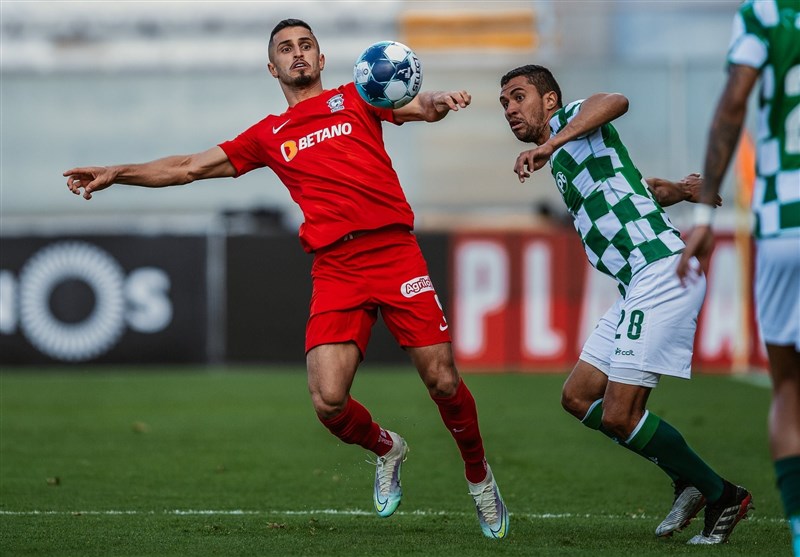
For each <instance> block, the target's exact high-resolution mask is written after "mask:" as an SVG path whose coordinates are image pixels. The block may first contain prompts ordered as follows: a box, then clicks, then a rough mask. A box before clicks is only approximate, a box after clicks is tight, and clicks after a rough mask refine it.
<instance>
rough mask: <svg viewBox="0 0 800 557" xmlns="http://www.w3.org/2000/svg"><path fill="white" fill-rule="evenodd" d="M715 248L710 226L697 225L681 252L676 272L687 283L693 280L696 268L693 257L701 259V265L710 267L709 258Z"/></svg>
mask: <svg viewBox="0 0 800 557" xmlns="http://www.w3.org/2000/svg"><path fill="white" fill-rule="evenodd" d="M713 249H714V234H713V232H712V231H711V227H710V226H695V227H694V229H693V230H692V232H691V233H690V234H689V238H688V239H687V240H686V248H685V249H684V250H683V253H681V258H680V261H678V267H677V269H676V270H675V272H676V273H677V275H678V278H679V279H680V281H681V284H683V285H686V283H687V281H690V280H692V277H693V275H694V274H696V272H697V271H696V270H695V269H694V268H693V267H692V265H691V260H692V257H696V258H697V259H698V260H699V261H700V265H701V266H702V267H703V268H704V269H707V268H708V259H709V256H710V255H711V251H712V250H713ZM695 265H696V264H695Z"/></svg>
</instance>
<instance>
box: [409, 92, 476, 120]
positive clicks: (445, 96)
mask: <svg viewBox="0 0 800 557" xmlns="http://www.w3.org/2000/svg"><path fill="white" fill-rule="evenodd" d="M471 102H472V95H470V94H469V93H467V92H466V91H422V92H421V93H420V94H418V95H417V96H416V97H414V99H413V100H412V101H411V102H410V103H408V104H407V105H405V106H404V107H401V108H398V109H395V110H394V121H395V122H397V123H398V124H402V123H403V122H438V121H439V120H441V119H442V118H444V117H445V116H447V114H448V113H449V112H450V111H451V110H452V111H453V112H457V111H458V109H459V108H466V107H467V106H469V104H470V103H471Z"/></svg>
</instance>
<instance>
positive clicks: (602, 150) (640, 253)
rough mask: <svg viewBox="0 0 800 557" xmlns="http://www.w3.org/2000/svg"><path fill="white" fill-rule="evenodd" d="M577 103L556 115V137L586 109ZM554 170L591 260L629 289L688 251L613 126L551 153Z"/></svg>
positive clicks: (553, 122) (552, 129)
mask: <svg viewBox="0 0 800 557" xmlns="http://www.w3.org/2000/svg"><path fill="white" fill-rule="evenodd" d="M582 102H583V101H582V100H580V101H575V102H573V103H570V104H569V105H567V106H566V107H564V108H562V109H561V110H559V111H558V112H556V113H555V114H554V115H553V117H552V118H551V119H550V132H551V137H552V136H553V135H555V134H556V133H558V131H559V130H560V129H561V128H563V127H564V126H566V125H567V123H568V122H569V121H570V120H572V118H574V117H575V115H576V114H577V113H578V111H579V110H580V106H581V103H582ZM550 169H551V172H552V173H553V177H554V178H555V180H556V185H557V186H558V189H559V191H560V192H561V196H562V197H563V198H564V202H565V203H566V204H567V209H569V212H570V214H571V215H572V217H573V218H574V219H575V229H576V230H577V231H578V233H579V234H580V236H581V240H582V241H583V245H584V248H585V249H586V255H587V256H588V257H589V262H590V263H591V264H592V265H593V266H594V267H595V268H596V269H597V270H598V271H601V272H603V273H605V274H607V275H609V276H611V277H613V278H615V279H616V280H617V281H618V282H619V284H620V289H621V290H622V291H623V292H624V290H625V287H626V286H627V285H628V284H630V281H631V277H633V275H635V274H636V273H637V272H639V271H640V270H642V269H643V268H644V267H646V266H647V265H649V264H650V263H652V262H654V261H658V260H659V259H663V258H664V257H669V256H671V255H674V254H676V253H680V252H681V251H683V248H684V244H683V241H682V240H681V237H680V233H679V232H678V231H677V230H676V229H675V227H674V226H673V225H672V223H671V222H670V220H669V217H668V216H667V214H666V213H665V212H664V209H662V208H661V206H660V205H659V204H658V203H657V202H656V201H655V199H654V198H653V196H652V194H651V193H650V190H649V189H648V188H647V184H646V183H645V182H644V180H643V179H642V175H641V173H640V172H639V170H638V169H637V168H636V167H635V166H634V164H633V161H631V158H630V156H629V155H628V150H627V149H626V148H625V145H623V144H622V141H621V140H620V138H619V134H618V133H617V130H616V129H614V126H612V125H611V124H605V125H603V126H601V127H600V128H597V129H596V130H593V131H592V132H590V133H589V134H587V135H585V136H582V137H579V138H576V139H574V140H572V141H570V142H568V143H566V144H564V145H563V146H562V147H560V148H559V149H557V150H556V151H555V152H554V153H553V156H552V157H550Z"/></svg>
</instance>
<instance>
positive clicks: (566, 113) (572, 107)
mask: <svg viewBox="0 0 800 557" xmlns="http://www.w3.org/2000/svg"><path fill="white" fill-rule="evenodd" d="M583 101H584V99H580V100H577V101H572V102H571V103H569V104H568V105H567V106H565V107H564V108H562V109H561V110H559V111H558V112H556V113H555V114H554V115H553V117H552V118H551V119H550V129H551V130H552V133H553V135H555V134H557V133H558V132H560V131H561V130H562V129H563V128H564V126H566V125H567V124H569V123H570V122H571V121H572V119H573V118H575V116H576V115H577V114H578V112H580V110H581V105H582V104H583ZM581 137H585V135H582V136H581Z"/></svg>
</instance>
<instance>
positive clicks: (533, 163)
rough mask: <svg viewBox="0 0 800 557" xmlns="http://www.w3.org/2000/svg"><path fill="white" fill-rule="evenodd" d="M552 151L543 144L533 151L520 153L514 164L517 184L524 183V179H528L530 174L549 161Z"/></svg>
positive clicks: (550, 147) (547, 145)
mask: <svg viewBox="0 0 800 557" xmlns="http://www.w3.org/2000/svg"><path fill="white" fill-rule="evenodd" d="M553 150H554V149H553V147H552V146H550V145H549V144H548V143H544V144H542V145H539V146H538V147H536V148H535V149H530V150H528V151H523V152H521V153H520V154H519V156H518V157H517V162H516V163H515V164H514V173H515V174H516V175H517V178H519V182H520V183H524V182H525V178H530V176H531V172H535V171H537V170H539V169H540V168H542V167H543V166H544V164H545V163H546V162H547V161H548V160H550V157H551V156H552V155H553Z"/></svg>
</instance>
